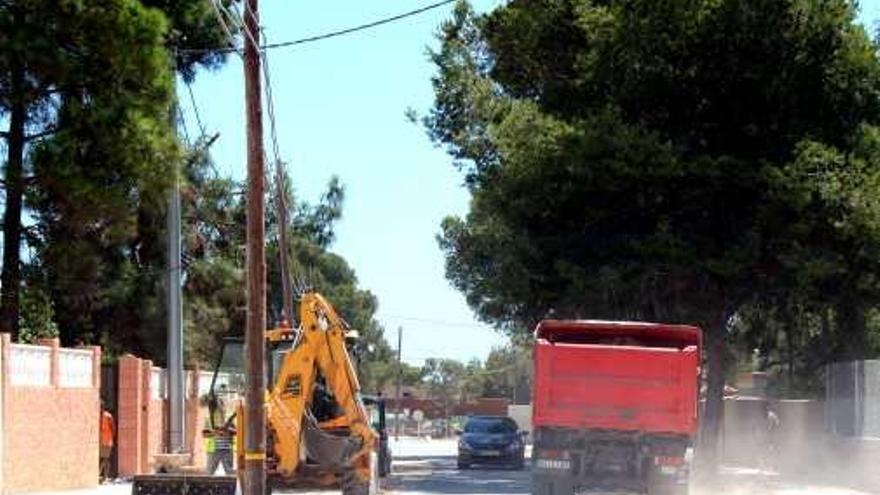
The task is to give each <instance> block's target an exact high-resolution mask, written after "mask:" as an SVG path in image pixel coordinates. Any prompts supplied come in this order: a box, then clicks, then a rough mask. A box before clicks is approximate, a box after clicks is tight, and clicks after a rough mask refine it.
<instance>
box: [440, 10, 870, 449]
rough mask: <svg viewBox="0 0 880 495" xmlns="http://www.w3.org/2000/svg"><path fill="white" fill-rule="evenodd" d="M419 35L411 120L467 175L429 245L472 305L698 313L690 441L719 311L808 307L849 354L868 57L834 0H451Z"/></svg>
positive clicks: (857, 346)
mask: <svg viewBox="0 0 880 495" xmlns="http://www.w3.org/2000/svg"><path fill="white" fill-rule="evenodd" d="M439 39H440V42H441V44H440V48H439V49H438V50H436V51H434V52H433V53H432V59H433V61H434V63H435V64H436V66H437V75H436V76H435V77H434V78H433V80H432V83H433V86H434V92H435V104H434V107H433V109H432V110H431V113H430V114H429V115H428V116H427V117H426V118H425V119H424V124H425V125H426V127H427V129H428V133H429V136H430V137H431V138H432V139H433V140H434V141H435V143H437V144H439V145H443V146H445V147H446V148H447V149H448V150H449V152H450V154H451V155H452V156H453V158H454V159H455V160H456V164H457V166H458V167H459V168H460V169H461V170H462V171H463V172H464V174H465V178H466V182H467V184H468V187H469V189H470V192H471V195H472V202H471V208H470V212H469V213H468V214H467V216H466V217H465V218H456V217H450V218H447V219H446V220H444V222H443V226H442V233H441V235H440V246H441V248H442V249H443V250H444V252H445V253H446V262H447V266H446V268H447V276H448V278H449V279H450V280H451V281H452V283H453V284H454V285H455V286H456V287H457V288H459V289H460V290H462V292H464V294H465V296H466V298H467V301H468V303H469V304H470V305H471V306H472V307H473V309H474V310H475V311H476V312H477V314H478V315H480V317H482V318H483V319H484V320H485V321H487V322H490V323H493V324H495V325H496V326H498V327H499V328H501V329H503V330H505V331H507V332H508V333H509V334H513V335H521V333H522V332H523V330H524V329H529V328H532V327H533V325H534V324H535V323H536V322H537V321H538V320H540V319H541V318H543V317H544V316H545V315H546V314H547V313H548V312H551V311H552V312H553V313H554V314H555V315H556V316H557V317H561V318H582V317H599V318H614V319H623V318H626V319H630V318H635V319H650V320H662V321H685V322H691V323H697V324H699V325H701V326H702V327H703V328H704V330H706V331H707V339H706V342H707V350H708V351H709V358H710V360H709V366H708V382H709V383H708V386H709V401H708V403H707V413H706V415H705V416H704V420H705V421H704V424H705V425H707V427H708V431H704V435H703V439H704V440H706V442H707V447H709V449H708V450H707V451H709V452H714V449H713V448H712V447H711V442H712V439H713V438H715V434H714V433H713V432H716V431H717V429H718V424H719V423H718V418H719V417H720V416H719V414H720V406H721V393H722V388H723V384H724V378H725V376H726V372H725V367H726V365H727V361H728V357H729V355H730V351H729V349H727V348H726V346H727V344H730V343H732V342H731V339H728V338H727V337H728V329H729V326H730V325H731V322H732V321H733V320H734V319H735V318H736V316H737V315H738V314H739V312H741V311H745V310H746V308H748V307H755V308H779V309H780V310H781V308H794V307H804V308H806V309H805V312H806V313H807V314H808V315H810V317H811V318H814V317H816V316H821V315H822V314H823V312H824V311H828V312H830V313H831V314H832V319H831V321H832V322H833V324H832V327H831V328H830V329H828V330H827V331H828V332H830V334H829V335H827V336H825V337H823V338H827V339H828V340H827V342H828V343H829V345H831V347H832V349H834V354H833V355H835V356H839V357H849V358H858V357H863V356H865V355H866V351H867V349H868V348H867V347H866V346H865V345H864V343H865V341H866V338H867V337H866V322H865V311H866V310H867V309H868V308H871V307H874V306H876V305H877V301H878V297H880V291H878V289H880V285H878V283H877V276H878V274H880V270H878V268H880V267H878V266H877V264H876V260H877V259H878V257H877V254H878V253H877V248H878V246H880V242H878V240H880V239H878V237H877V236H876V230H877V227H878V223H877V218H878V217H877V214H878V212H880V202H878V201H880V200H878V199H876V198H877V196H876V193H874V191H876V185H877V184H876V180H877V173H878V172H877V171H878V167H877V165H878V164H877V163H876V159H877V158H876V157H877V156H878V155H877V153H876V151H877V148H876V144H875V142H876V141H875V137H874V136H875V135H876V130H874V127H873V126H875V125H877V124H878V118H880V98H878V91H880V84H878V83H880V64H878V60H877V55H876V53H877V50H876V46H875V44H874V43H873V42H872V41H871V40H870V39H869V38H868V36H867V35H866V33H865V32H864V29H863V28H861V27H860V26H859V25H858V24H857V23H856V22H855V6H854V5H853V3H852V2H850V1H847V0H835V1H819V0H782V1H780V0H766V1H758V2H744V1H742V0H682V1H677V2H656V1H653V0H618V1H611V0H547V1H542V2H532V1H525V0H522V1H520V0H514V1H511V2H509V3H507V4H505V5H503V6H500V7H498V8H496V9H495V10H493V11H492V12H490V13H488V14H486V15H482V16H476V15H474V13H473V12H472V11H471V9H470V7H469V6H468V5H467V4H466V3H464V2H461V3H459V4H458V6H457V7H456V10H455V14H454V16H453V18H452V19H451V20H450V21H448V22H447V23H445V24H444V25H443V27H442V30H441V33H440V35H439ZM755 314H756V315H758V317H759V318H765V317H768V316H767V315H771V314H775V313H771V312H769V311H767V310H766V309H762V310H761V311H759V312H757V313H755ZM789 317H790V315H788V316H785V317H784V318H789ZM790 326H791V324H788V323H786V324H785V326H784V327H785V328H790ZM759 327H761V326H760V325H758V326H754V328H759ZM781 332H782V331H781ZM782 334H783V335H785V332H782ZM788 335H790V336H792V337H794V333H793V332H792V331H788ZM801 337H802V338H801ZM725 340H726V341H727V342H725ZM770 340H772V339H767V342H769V341H770ZM792 342H795V343H797V344H795V345H798V346H800V345H803V346H810V345H813V339H812V338H807V337H805V336H800V337H798V338H796V339H795V338H793V339H792ZM768 345H769V344H768ZM773 345H774V352H776V349H781V348H783V346H780V344H779V342H778V341H777V343H776V344H773ZM827 358H828V355H825V356H822V357H821V359H827ZM811 359H812V358H811ZM710 464H711V462H710Z"/></svg>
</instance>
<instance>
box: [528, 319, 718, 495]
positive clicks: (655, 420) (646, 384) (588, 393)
mask: <svg viewBox="0 0 880 495" xmlns="http://www.w3.org/2000/svg"><path fill="white" fill-rule="evenodd" d="M535 337H536V342H535V350H534V360H535V379H534V390H533V402H532V404H533V406H532V407H533V410H532V424H533V428H534V432H533V433H534V450H533V453H532V463H533V470H532V493H533V494H536V495H560V494H565V495H572V494H582V493H590V494H593V493H640V494H647V495H673V494H674V495H679V494H686V493H687V490H688V476H689V466H690V462H689V458H690V457H691V456H690V452H691V446H692V441H693V439H694V435H695V433H696V431H697V404H698V397H697V395H698V390H699V369H700V350H701V332H700V329H699V328H696V327H692V326H684V325H662V324H654V323H634V322H609V321H584V320H577V321H565V320H545V321H542V322H541V323H540V324H539V325H538V327H537V328H536V330H535Z"/></svg>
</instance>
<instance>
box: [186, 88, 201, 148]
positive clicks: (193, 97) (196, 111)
mask: <svg viewBox="0 0 880 495" xmlns="http://www.w3.org/2000/svg"><path fill="white" fill-rule="evenodd" d="M186 89H187V90H188V91H189V101H190V105H191V106H192V109H193V114H194V115H195V117H196V124H198V126H199V133H201V135H200V136H199V137H200V138H204V137H205V126H204V125H202V117H201V115H199V106H198V105H196V95H195V94H193V88H192V84H190V83H189V82H187V83H186Z"/></svg>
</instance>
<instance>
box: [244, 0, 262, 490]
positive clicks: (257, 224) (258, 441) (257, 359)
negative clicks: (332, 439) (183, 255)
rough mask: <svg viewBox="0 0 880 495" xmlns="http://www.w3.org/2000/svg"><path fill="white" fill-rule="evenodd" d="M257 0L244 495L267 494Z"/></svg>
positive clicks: (249, 10) (248, 9)
mask: <svg viewBox="0 0 880 495" xmlns="http://www.w3.org/2000/svg"><path fill="white" fill-rule="evenodd" d="M257 3H258V0H245V4H244V30H245V33H244V90H245V107H246V114H247V186H248V187H247V208H248V210H247V328H246V334H245V352H246V357H247V359H246V361H245V374H246V378H245V380H246V387H245V435H244V487H243V489H244V490H243V493H244V495H264V494H265V492H266V412H265V409H264V407H263V405H264V404H263V403H264V401H265V395H266V377H265V374H264V373H265V372H264V370H265V360H266V347H265V345H266V252H265V236H266V227H265V211H264V210H265V208H264V204H263V202H264V194H263V193H264V189H265V184H264V175H263V174H264V170H263V169H264V165H265V164H264V156H265V155H264V154H263V107H262V101H261V98H260V96H261V91H262V89H261V86H260V47H259V46H257V45H258V43H259V40H260V29H259V18H258V14H257V12H258V11H257Z"/></svg>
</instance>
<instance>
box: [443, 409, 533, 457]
mask: <svg viewBox="0 0 880 495" xmlns="http://www.w3.org/2000/svg"><path fill="white" fill-rule="evenodd" d="M524 433H525V432H521V431H519V429H518V428H517V426H516V422H514V421H513V420H512V419H510V418H508V417H505V416H473V417H470V418H468V420H467V422H466V423H465V425H464V430H463V431H461V432H460V433H459V435H460V438H459V440H458V468H459V469H468V468H470V467H471V465H473V464H490V465H496V466H510V467H513V468H515V469H522V468H523V467H524V466H525V444H524V442H523V436H524Z"/></svg>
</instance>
